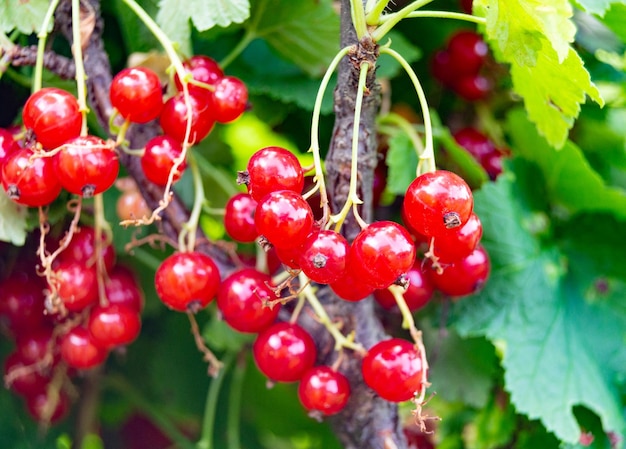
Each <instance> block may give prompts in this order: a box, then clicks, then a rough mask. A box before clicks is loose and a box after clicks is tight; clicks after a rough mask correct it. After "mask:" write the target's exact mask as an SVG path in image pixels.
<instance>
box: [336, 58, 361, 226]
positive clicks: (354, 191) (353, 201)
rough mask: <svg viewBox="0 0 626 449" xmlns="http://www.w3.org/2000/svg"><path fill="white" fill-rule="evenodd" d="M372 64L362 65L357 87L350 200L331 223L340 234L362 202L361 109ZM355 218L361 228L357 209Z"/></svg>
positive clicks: (347, 200)
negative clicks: (358, 181) (342, 227)
mask: <svg viewBox="0 0 626 449" xmlns="http://www.w3.org/2000/svg"><path fill="white" fill-rule="evenodd" d="M369 68H370V64H369V63H368V62H363V63H361V67H360V69H361V72H360V74H359V83H358V85H357V92H356V100H355V106H354V123H353V126H354V127H353V128H352V162H351V165H350V190H349V191H348V198H347V199H346V203H345V204H344V206H343V208H342V209H341V211H340V212H339V213H338V214H336V215H333V216H332V217H331V221H332V222H333V223H336V226H335V231H337V232H339V231H340V230H341V226H342V225H343V222H344V221H345V219H346V217H347V216H348V212H350V209H351V208H352V206H353V205H357V204H361V203H362V201H361V199H360V198H359V194H358V184H357V180H358V176H359V172H358V158H359V128H360V126H361V108H362V106H363V94H364V92H365V82H366V80H367V72H368V71H369ZM354 216H355V218H356V219H357V221H359V224H360V225H361V227H363V225H364V223H363V222H362V220H361V218H360V217H359V215H358V213H357V210H356V207H355V208H354Z"/></svg>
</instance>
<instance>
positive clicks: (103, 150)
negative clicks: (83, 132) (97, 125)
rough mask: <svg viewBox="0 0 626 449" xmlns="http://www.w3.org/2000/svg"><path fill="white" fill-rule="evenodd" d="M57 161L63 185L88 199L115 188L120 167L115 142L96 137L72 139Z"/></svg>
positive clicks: (59, 176)
mask: <svg viewBox="0 0 626 449" xmlns="http://www.w3.org/2000/svg"><path fill="white" fill-rule="evenodd" d="M53 160H54V172H55V174H56V175H57V177H58V179H59V181H60V182H61V185H62V186H63V187H64V188H65V189H66V190H67V191H68V192H71V193H73V194H75V195H80V196H83V197H85V198H90V197H92V196H94V195H97V194H99V193H102V192H104V191H105V190H107V189H108V188H109V187H111V186H112V185H113V183H114V182H115V179H116V178H117V174H118V172H119V169H120V164H119V161H118V158H117V153H116V152H115V150H114V149H113V147H112V145H110V144H108V143H106V142H105V141H104V140H102V139H101V138H99V137H96V136H80V137H76V138H74V139H72V140H70V141H68V142H67V143H66V145H65V147H64V148H63V149H62V150H61V151H60V152H58V153H57V154H55V155H54V158H53Z"/></svg>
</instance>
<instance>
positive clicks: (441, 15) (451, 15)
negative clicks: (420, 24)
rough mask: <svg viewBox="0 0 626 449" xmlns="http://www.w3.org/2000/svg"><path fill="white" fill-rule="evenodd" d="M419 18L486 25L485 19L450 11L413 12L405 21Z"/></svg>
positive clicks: (382, 20) (386, 18)
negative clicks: (453, 20)
mask: <svg viewBox="0 0 626 449" xmlns="http://www.w3.org/2000/svg"><path fill="white" fill-rule="evenodd" d="M389 17H390V15H389V16H382V17H381V19H380V22H381V23H383V22H385V21H387V20H389ZM420 17H428V18H430V19H455V20H463V21H465V22H472V23H476V24H478V25H484V24H486V23H487V19H485V18H484V17H478V16H473V15H471V14H465V13H462V12H452V11H413V12H412V13H410V14H409V15H407V16H406V18H407V19H415V18H420Z"/></svg>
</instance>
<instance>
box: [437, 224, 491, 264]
mask: <svg viewBox="0 0 626 449" xmlns="http://www.w3.org/2000/svg"><path fill="white" fill-rule="evenodd" d="M482 235H483V225H482V223H481V222H480V219H479V218H478V216H477V215H476V214H474V213H473V212H472V214H471V215H470V217H469V218H468V220H467V221H466V222H465V224H463V225H462V226H459V227H458V228H454V229H448V230H447V232H445V233H442V234H439V235H438V236H437V237H436V238H435V242H434V246H433V252H434V253H435V256H436V257H437V258H438V261H439V263H443V264H448V263H454V262H456V261H457V260H460V259H463V258H464V257H466V256H468V255H469V254H470V253H471V252H472V251H474V249H476V246H477V245H478V242H479V241H480V238H481V237H482Z"/></svg>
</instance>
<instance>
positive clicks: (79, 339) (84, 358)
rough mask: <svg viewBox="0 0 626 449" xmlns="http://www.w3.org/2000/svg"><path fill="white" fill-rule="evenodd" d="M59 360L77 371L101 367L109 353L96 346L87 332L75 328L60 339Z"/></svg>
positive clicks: (81, 328)
mask: <svg viewBox="0 0 626 449" xmlns="http://www.w3.org/2000/svg"><path fill="white" fill-rule="evenodd" d="M60 347H61V358H62V359H63V360H64V361H65V363H67V364H68V366H71V367H72V368H77V369H89V368H93V367H96V366H99V365H102V363H104V361H105V360H106V358H107V355H108V353H109V351H107V350H106V349H104V348H103V347H101V346H99V345H97V344H96V343H95V341H94V339H93V337H92V336H91V334H90V333H89V331H88V330H87V329H86V328H84V327H82V326H77V327H74V328H72V329H70V330H69V331H68V332H67V333H66V334H65V335H63V336H62V337H61V339H60Z"/></svg>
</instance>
